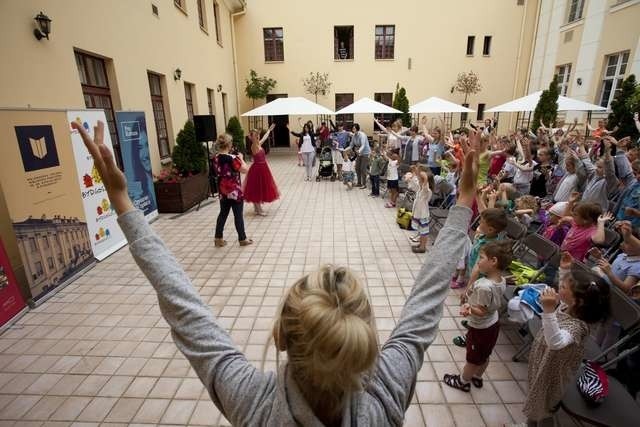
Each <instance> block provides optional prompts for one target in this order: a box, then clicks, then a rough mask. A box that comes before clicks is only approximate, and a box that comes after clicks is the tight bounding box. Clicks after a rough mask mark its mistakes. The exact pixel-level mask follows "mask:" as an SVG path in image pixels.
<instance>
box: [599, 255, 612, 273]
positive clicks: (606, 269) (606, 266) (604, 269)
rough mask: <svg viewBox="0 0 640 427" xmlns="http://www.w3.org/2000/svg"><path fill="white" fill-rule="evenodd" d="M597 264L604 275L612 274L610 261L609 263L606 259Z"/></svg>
mask: <svg viewBox="0 0 640 427" xmlns="http://www.w3.org/2000/svg"><path fill="white" fill-rule="evenodd" d="M596 263H597V264H598V267H600V270H602V272H603V273H604V274H607V275H609V274H611V264H609V261H607V260H606V259H604V258H600V259H599V260H597V261H596Z"/></svg>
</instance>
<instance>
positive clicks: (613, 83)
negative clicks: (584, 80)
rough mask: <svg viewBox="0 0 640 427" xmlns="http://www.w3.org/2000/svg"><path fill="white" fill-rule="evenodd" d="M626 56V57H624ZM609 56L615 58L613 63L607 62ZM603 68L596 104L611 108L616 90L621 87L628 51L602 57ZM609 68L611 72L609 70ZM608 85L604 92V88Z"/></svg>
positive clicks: (627, 60) (627, 63)
mask: <svg viewBox="0 0 640 427" xmlns="http://www.w3.org/2000/svg"><path fill="white" fill-rule="evenodd" d="M625 56H626V59H625ZM611 58H615V63H614V64H611V65H610V64H609V63H610V62H611V61H610V59H611ZM603 65H604V67H603V68H604V70H603V72H602V82H601V84H600V91H599V94H598V103H597V104H598V105H600V106H602V107H606V108H607V110H610V109H611V101H613V98H614V97H615V96H616V92H617V91H618V90H619V89H620V88H621V87H622V81H623V80H624V76H625V73H626V71H627V66H628V65H629V51H628V50H627V51H623V52H617V53H614V54H611V55H607V56H605V57H604V64H603ZM610 70H611V72H609V71H610ZM608 85H610V87H609V89H608V91H609V93H608V94H606V93H605V92H606V90H605V88H606V87H607V86H608Z"/></svg>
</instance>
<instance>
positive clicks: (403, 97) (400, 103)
mask: <svg viewBox="0 0 640 427" xmlns="http://www.w3.org/2000/svg"><path fill="white" fill-rule="evenodd" d="M391 106H392V107H393V108H395V109H396V110H400V111H402V113H400V114H399V113H396V115H395V116H394V117H393V120H394V121H395V120H397V119H398V118H400V120H402V125H403V126H406V127H409V126H411V114H409V99H408V98H407V91H406V90H405V89H404V88H403V87H400V83H396V92H395V93H394V94H393V101H392V102H391Z"/></svg>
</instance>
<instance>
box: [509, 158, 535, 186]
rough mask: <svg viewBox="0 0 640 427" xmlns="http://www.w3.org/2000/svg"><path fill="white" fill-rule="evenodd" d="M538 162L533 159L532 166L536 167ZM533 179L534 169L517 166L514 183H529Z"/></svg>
mask: <svg viewBox="0 0 640 427" xmlns="http://www.w3.org/2000/svg"><path fill="white" fill-rule="evenodd" d="M536 165H537V163H536V162H534V161H531V167H532V168H533V167H535V166H536ZM532 179H533V169H532V170H530V171H523V170H522V169H520V168H516V174H515V175H514V176H513V183H514V184H529V183H530V182H531V180H532Z"/></svg>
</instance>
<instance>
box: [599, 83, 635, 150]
mask: <svg viewBox="0 0 640 427" xmlns="http://www.w3.org/2000/svg"><path fill="white" fill-rule="evenodd" d="M636 92H638V85H637V84H636V76H635V75H633V74H631V75H630V76H629V77H627V78H626V79H625V80H624V81H623V82H622V86H621V87H620V90H619V91H617V93H616V95H615V97H614V98H613V101H611V113H609V117H608V118H607V129H609V130H613V128H615V127H616V126H618V128H619V129H618V132H617V133H616V135H619V136H621V137H623V136H630V137H632V138H634V139H635V138H636V136H637V135H638V129H636V125H635V123H634V121H633V113H634V112H635V111H638V110H637V108H638V106H639V105H638V98H637V97H636Z"/></svg>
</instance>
